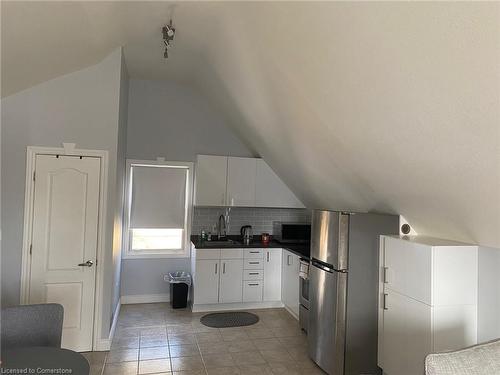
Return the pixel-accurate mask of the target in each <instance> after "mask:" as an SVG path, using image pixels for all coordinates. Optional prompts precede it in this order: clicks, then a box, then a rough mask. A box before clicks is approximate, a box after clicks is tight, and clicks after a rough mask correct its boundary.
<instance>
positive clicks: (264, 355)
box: [84, 303, 324, 375]
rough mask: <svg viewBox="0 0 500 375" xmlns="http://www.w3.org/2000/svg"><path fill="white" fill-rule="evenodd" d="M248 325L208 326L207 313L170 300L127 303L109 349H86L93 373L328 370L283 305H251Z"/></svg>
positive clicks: (214, 374) (294, 374)
mask: <svg viewBox="0 0 500 375" xmlns="http://www.w3.org/2000/svg"><path fill="white" fill-rule="evenodd" d="M251 312H253V313H255V314H257V315H258V316H259V318H260V321H259V322H258V323H257V324H255V325H252V326H249V327H239V328H222V329H217V328H209V327H205V326H204V325H202V324H201V323H200V317H201V316H202V315H204V314H201V313H192V312H191V311H189V310H173V309H171V308H170V306H169V304H166V303H155V304H139V305H124V306H122V309H121V312H120V316H119V319H118V327H117V329H116V333H115V337H114V339H113V343H112V345H111V350H110V351H109V352H89V353H84V355H85V356H86V358H87V359H88V361H89V363H90V364H91V375H128V374H169V375H194V374H196V375H233V374H234V375H236V374H239V375H246V374H248V375H253V374H256V375H266V374H269V375H274V374H290V375H299V374H300V375H303V374H311V375H314V374H324V373H323V372H322V371H321V370H320V369H319V368H318V367H317V366H316V365H315V364H314V363H313V362H312V361H311V360H310V359H309V358H308V356H307V349H306V336H305V334H304V333H303V332H302V331H301V330H300V329H299V326H298V322H297V321H296V320H295V319H294V318H293V317H292V316H291V315H290V314H289V313H288V312H287V311H286V310H284V309H266V310H252V311H251Z"/></svg>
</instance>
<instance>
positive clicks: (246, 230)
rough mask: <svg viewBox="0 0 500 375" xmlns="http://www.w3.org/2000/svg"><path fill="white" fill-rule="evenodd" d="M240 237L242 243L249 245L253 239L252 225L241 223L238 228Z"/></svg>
mask: <svg viewBox="0 0 500 375" xmlns="http://www.w3.org/2000/svg"><path fill="white" fill-rule="evenodd" d="M240 233H241V237H242V238H243V244H245V245H249V244H250V242H252V239H253V233H252V226H251V225H243V226H242V227H241V229H240Z"/></svg>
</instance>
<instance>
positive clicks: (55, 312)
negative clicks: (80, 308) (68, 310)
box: [0, 303, 64, 350]
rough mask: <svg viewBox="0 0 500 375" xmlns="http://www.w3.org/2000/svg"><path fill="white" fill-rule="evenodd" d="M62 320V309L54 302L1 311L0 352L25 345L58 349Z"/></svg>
mask: <svg viewBox="0 0 500 375" xmlns="http://www.w3.org/2000/svg"><path fill="white" fill-rule="evenodd" d="M63 317H64V309H63V307H62V306H61V305H59V304H56V303H47V304H41V305H22V306H15V307H8V308H5V309H2V311H1V316H0V320H1V344H2V350H6V349H12V348H18V347H26V346H53V347H58V348H60V347H61V337H62V327H63Z"/></svg>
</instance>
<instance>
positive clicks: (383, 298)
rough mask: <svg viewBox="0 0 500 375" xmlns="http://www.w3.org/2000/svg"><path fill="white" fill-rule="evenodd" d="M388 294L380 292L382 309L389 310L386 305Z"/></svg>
mask: <svg viewBox="0 0 500 375" xmlns="http://www.w3.org/2000/svg"><path fill="white" fill-rule="evenodd" d="M388 296H389V295H388V294H387V293H384V294H382V308H383V309H384V310H389V307H388V306H387V297H388Z"/></svg>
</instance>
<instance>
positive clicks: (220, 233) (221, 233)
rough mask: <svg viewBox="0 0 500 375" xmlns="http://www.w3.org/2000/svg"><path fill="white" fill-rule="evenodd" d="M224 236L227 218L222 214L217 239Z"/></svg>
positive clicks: (218, 223) (218, 224)
mask: <svg viewBox="0 0 500 375" xmlns="http://www.w3.org/2000/svg"><path fill="white" fill-rule="evenodd" d="M222 228H224V229H222ZM223 237H226V218H225V217H224V215H220V216H219V220H218V222H217V239H218V240H220V239H221V238H223Z"/></svg>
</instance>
